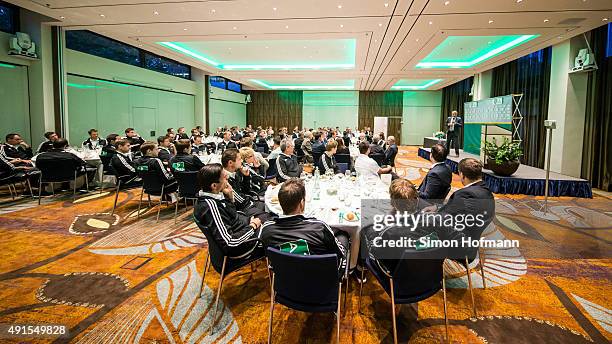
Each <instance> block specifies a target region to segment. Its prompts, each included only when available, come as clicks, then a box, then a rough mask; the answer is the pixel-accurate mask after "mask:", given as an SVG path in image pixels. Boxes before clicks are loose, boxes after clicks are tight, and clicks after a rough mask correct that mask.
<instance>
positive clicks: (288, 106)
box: [247, 91, 303, 131]
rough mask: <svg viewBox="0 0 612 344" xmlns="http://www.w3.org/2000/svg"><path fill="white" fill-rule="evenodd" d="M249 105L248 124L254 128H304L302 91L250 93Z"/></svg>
mask: <svg viewBox="0 0 612 344" xmlns="http://www.w3.org/2000/svg"><path fill="white" fill-rule="evenodd" d="M249 94H250V95H251V102H250V103H247V124H252V125H253V127H254V128H256V127H258V126H262V127H264V128H265V127H267V126H272V128H274V129H278V128H280V127H287V128H289V130H290V131H291V129H293V128H294V127H295V126H298V127H300V128H301V127H302V105H303V97H302V91H250V92H249Z"/></svg>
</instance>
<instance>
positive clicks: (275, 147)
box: [267, 136, 281, 160]
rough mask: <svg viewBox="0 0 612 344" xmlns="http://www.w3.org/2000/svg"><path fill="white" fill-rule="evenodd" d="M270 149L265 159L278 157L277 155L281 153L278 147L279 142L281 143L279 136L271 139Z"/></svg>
mask: <svg viewBox="0 0 612 344" xmlns="http://www.w3.org/2000/svg"><path fill="white" fill-rule="evenodd" d="M272 142H273V143H272V151H271V152H270V154H268V157H267V159H268V160H272V159H278V156H279V155H280V153H281V149H280V144H281V139H280V137H278V136H277V137H275V138H274V139H273V140H272Z"/></svg>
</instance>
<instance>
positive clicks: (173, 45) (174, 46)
mask: <svg viewBox="0 0 612 344" xmlns="http://www.w3.org/2000/svg"><path fill="white" fill-rule="evenodd" d="M158 44H160V45H163V46H164V47H167V48H170V49H172V50H176V51H178V52H181V53H183V54H186V55H189V56H191V57H193V58H195V59H198V60H200V61H204V62H206V63H208V64H211V65H213V66H215V67H218V66H219V63H218V62H216V61H213V60H211V59H209V58H207V57H205V56H203V55H201V54H199V53H197V52H195V51H192V50H189V49H187V48H186V47H183V46H181V45H180V43H175V42H159V43H158Z"/></svg>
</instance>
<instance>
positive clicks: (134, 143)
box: [125, 128, 145, 153]
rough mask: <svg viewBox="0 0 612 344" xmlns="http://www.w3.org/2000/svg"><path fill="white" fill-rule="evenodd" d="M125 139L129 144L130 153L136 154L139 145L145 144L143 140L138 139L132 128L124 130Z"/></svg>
mask: <svg viewBox="0 0 612 344" xmlns="http://www.w3.org/2000/svg"><path fill="white" fill-rule="evenodd" d="M125 139H126V140H128V141H129V142H130V147H131V148H130V149H131V150H132V152H134V153H136V152H139V151H140V145H141V144H143V143H145V140H144V139H143V138H142V137H140V136H139V135H138V134H137V133H136V131H134V128H127V129H125Z"/></svg>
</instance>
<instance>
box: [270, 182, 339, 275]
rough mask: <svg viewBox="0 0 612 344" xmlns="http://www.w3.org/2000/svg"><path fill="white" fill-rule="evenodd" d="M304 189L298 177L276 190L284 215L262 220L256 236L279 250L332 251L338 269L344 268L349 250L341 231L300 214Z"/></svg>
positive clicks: (297, 252)
mask: <svg viewBox="0 0 612 344" xmlns="http://www.w3.org/2000/svg"><path fill="white" fill-rule="evenodd" d="M305 196H306V189H305V187H304V182H303V181H302V180H300V179H290V180H288V181H286V182H284V183H283V185H282V186H281V188H280V190H279V191H278V201H279V203H280V205H281V207H282V208H283V213H284V215H281V216H280V217H279V218H277V219H273V220H270V221H267V222H265V223H264V224H263V225H262V226H261V229H260V230H259V234H258V236H259V238H260V239H261V240H262V241H263V243H264V245H265V246H266V247H274V248H278V249H280V250H281V251H285V252H290V253H295V254H302V255H320V254H332V253H333V254H336V255H337V256H338V261H339V262H340V264H339V267H340V271H344V269H345V268H346V262H347V252H348V251H349V239H348V235H347V234H346V233H345V232H342V231H337V232H336V233H334V231H333V230H332V229H331V228H330V227H329V226H328V225H327V224H326V223H325V222H323V221H319V220H317V219H314V218H307V217H305V216H304V206H305V204H306V203H305V202H306V201H305Z"/></svg>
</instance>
